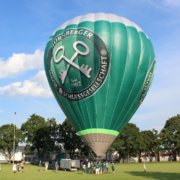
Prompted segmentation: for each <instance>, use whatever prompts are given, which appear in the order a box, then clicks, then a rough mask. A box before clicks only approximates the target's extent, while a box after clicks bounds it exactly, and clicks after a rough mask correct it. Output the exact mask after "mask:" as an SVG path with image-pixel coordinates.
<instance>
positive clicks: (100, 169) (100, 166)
mask: <svg viewBox="0 0 180 180" xmlns="http://www.w3.org/2000/svg"><path fill="white" fill-rule="evenodd" d="M102 172H103V170H102V163H101V161H100V162H99V174H102Z"/></svg>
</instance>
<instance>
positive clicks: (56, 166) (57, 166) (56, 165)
mask: <svg viewBox="0 0 180 180" xmlns="http://www.w3.org/2000/svg"><path fill="white" fill-rule="evenodd" d="M55 169H56V172H57V170H58V169H59V165H58V163H57V162H56V164H55Z"/></svg>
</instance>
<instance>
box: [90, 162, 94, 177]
mask: <svg viewBox="0 0 180 180" xmlns="http://www.w3.org/2000/svg"><path fill="white" fill-rule="evenodd" d="M90 169H91V174H93V172H94V165H93V163H91V166H90Z"/></svg>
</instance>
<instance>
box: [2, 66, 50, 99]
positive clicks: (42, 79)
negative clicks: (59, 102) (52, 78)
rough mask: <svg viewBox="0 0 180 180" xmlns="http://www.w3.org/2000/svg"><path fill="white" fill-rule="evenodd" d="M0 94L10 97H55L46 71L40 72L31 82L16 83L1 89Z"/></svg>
mask: <svg viewBox="0 0 180 180" xmlns="http://www.w3.org/2000/svg"><path fill="white" fill-rule="evenodd" d="M0 94H1V95H3V96H8V97H17V96H22V95H29V96H34V97H44V98H49V97H52V96H53V95H52V92H51V89H50V87H49V84H48V82H47V79H46V76H45V71H44V70H40V71H39V72H38V73H37V74H36V75H35V76H34V77H32V78H30V79H29V80H24V81H23V82H15V83H12V84H10V85H8V86H4V87H0Z"/></svg>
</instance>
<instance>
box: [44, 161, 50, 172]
mask: <svg viewBox="0 0 180 180" xmlns="http://www.w3.org/2000/svg"><path fill="white" fill-rule="evenodd" d="M48 164H49V162H46V163H45V171H47V169H48Z"/></svg>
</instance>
